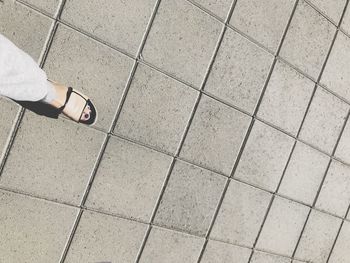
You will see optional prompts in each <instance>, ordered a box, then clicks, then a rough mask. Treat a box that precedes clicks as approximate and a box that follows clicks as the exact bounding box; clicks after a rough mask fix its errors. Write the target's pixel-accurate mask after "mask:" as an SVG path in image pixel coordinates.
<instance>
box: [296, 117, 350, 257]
mask: <svg viewBox="0 0 350 263" xmlns="http://www.w3.org/2000/svg"><path fill="white" fill-rule="evenodd" d="M349 114H350V110H349V111H348V114H347V117H346V120H345V123H344V125H343V127H342V130H341V133H340V135H339V137H338V140H337V142H336V145H335V147H334V148H333V151H332V154H334V153H335V151H336V149H337V146H338V143H339V141H340V138H341V135H342V133H343V131H344V128H345V124H346V121H347V120H348V119H349ZM331 163H332V160H331V159H330V160H329V162H328V164H327V168H326V171H325V172H324V175H323V178H322V181H321V183H320V185H319V187H318V190H317V194H316V197H315V199H314V201H313V203H312V205H311V207H310V206H309V212H308V215H307V217H306V220H305V223H304V225H303V228H302V231H301V233H300V235H299V238H298V242H297V244H296V246H295V249H294V251H293V255H292V257H293V258H294V257H295V254H296V252H297V249H298V246H299V244H300V240H301V238H302V236H303V233H304V231H305V228H306V225H307V223H308V221H309V218H310V215H311V212H312V211H313V210H316V211H318V209H315V205H316V202H317V199H318V197H319V195H320V192H321V189H322V186H323V183H324V181H325V179H326V177H327V174H328V171H329V167H330V165H331ZM349 205H350V204H349ZM347 213H348V211H347ZM347 213H346V214H347ZM344 221H346V215H345V217H344V218H343V219H342V222H344ZM341 226H342V224H341ZM341 226H340V227H339V230H338V232H340V229H341ZM336 241H337V238H336V239H335V240H334V242H333V245H332V247H334V246H335V243H336ZM329 257H330V255H328V259H329ZM328 259H327V262H328Z"/></svg>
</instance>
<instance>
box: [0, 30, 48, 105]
mask: <svg viewBox="0 0 350 263" xmlns="http://www.w3.org/2000/svg"><path fill="white" fill-rule="evenodd" d="M49 85H51V84H49V83H48V81H47V76H46V73H45V72H44V71H43V70H42V69H41V68H40V67H39V66H38V64H37V63H36V62H35V61H34V60H33V59H32V58H31V57H30V56H29V55H28V54H26V53H25V52H24V51H22V50H21V49H19V48H18V47H17V46H15V45H14V44H13V43H12V42H11V41H10V40H8V39H7V38H6V37H4V36H3V35H1V34H0V95H1V96H5V97H8V98H11V99H14V100H19V101H39V100H42V99H44V98H45V97H46V95H47V94H48V89H49V88H50V86H49Z"/></svg>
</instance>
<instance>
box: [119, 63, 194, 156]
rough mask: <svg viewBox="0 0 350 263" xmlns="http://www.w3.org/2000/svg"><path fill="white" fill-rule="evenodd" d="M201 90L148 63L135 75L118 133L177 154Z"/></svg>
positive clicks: (139, 68)
mask: <svg viewBox="0 0 350 263" xmlns="http://www.w3.org/2000/svg"><path fill="white" fill-rule="evenodd" d="M197 96H198V92H197V91H195V90H193V89H191V88H189V87H187V86H185V85H183V84H182V83H180V82H177V81H175V80H173V79H171V78H169V77H167V76H165V75H163V74H161V73H159V72H157V71H155V70H153V69H151V68H149V67H147V66H143V65H140V66H139V67H138V68H137V71H136V75H135V77H134V78H133V81H132V84H131V87H130V90H129V92H128V95H127V98H126V101H125V103H124V105H123V109H122V111H121V114H120V117H119V120H118V122H117V125H116V128H115V132H116V133H118V134H122V135H123V136H126V137H128V138H131V139H134V140H137V141H140V142H142V143H144V144H147V145H151V146H154V147H157V148H159V149H161V150H163V151H167V152H170V153H174V152H175V151H176V149H177V147H178V144H179V143H180V140H181V137H182V135H183V132H184V131H185V127H186V125H187V123H188V121H189V119H190V115H191V112H192V110H193V107H194V104H195V101H196V98H197Z"/></svg>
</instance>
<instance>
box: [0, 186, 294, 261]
mask: <svg viewBox="0 0 350 263" xmlns="http://www.w3.org/2000/svg"><path fill="white" fill-rule="evenodd" d="M0 190H1V191H2V192H7V193H11V194H15V195H21V196H24V197H27V198H31V199H35V200H40V201H45V202H48V203H51V204H53V205H62V206H67V207H70V208H73V209H80V208H81V209H82V210H83V211H89V212H94V213H97V214H100V215H105V216H110V217H113V218H116V219H122V220H127V221H130V222H134V223H138V224H143V225H149V222H147V221H144V220H140V219H136V218H130V217H126V216H123V215H119V214H114V213H110V212H107V211H101V210H98V209H94V208H89V207H80V206H78V205H72V204H66V203H59V202H56V201H53V200H49V199H44V198H39V197H36V196H34V195H29V194H25V193H22V192H19V191H13V190H11V189H3V188H0ZM154 226H156V227H157V228H160V229H163V230H170V231H173V232H177V233H181V234H184V235H187V236H192V237H195V238H202V239H204V237H203V236H197V235H195V234H193V233H189V232H186V231H184V230H181V229H170V228H167V227H164V226H162V225H157V224H154ZM210 240H211V241H217V242H220V243H222V244H227V245H231V246H236V247H241V248H246V249H253V248H252V247H249V246H244V245H239V244H234V243H228V242H226V241H223V240H220V239H216V238H210ZM254 250H255V251H259V252H264V253H268V254H270V255H275V256H283V255H281V254H277V253H274V252H271V251H267V250H263V249H254ZM283 257H286V256H283ZM286 258H289V257H286Z"/></svg>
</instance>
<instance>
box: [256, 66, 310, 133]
mask: <svg viewBox="0 0 350 263" xmlns="http://www.w3.org/2000/svg"><path fill="white" fill-rule="evenodd" d="M314 86H315V84H314V83H313V82H312V81H311V80H309V79H307V78H306V77H303V76H302V75H301V74H299V73H298V72H297V71H295V70H294V69H292V68H290V67H289V66H287V65H286V64H284V63H282V62H277V63H276V66H275V68H274V71H273V73H272V75H271V78H270V80H269V83H268V86H267V89H266V91H265V94H264V96H263V99H262V102H261V104H260V107H259V111H258V117H260V118H262V119H264V120H265V121H268V122H269V123H272V124H273V125H275V126H277V127H279V128H281V129H283V130H285V131H287V132H289V133H291V134H293V135H296V134H297V132H298V130H299V127H300V125H301V122H302V120H303V117H304V114H305V112H306V109H307V106H308V103H309V101H310V98H311V94H312V91H313V88H314Z"/></svg>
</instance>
